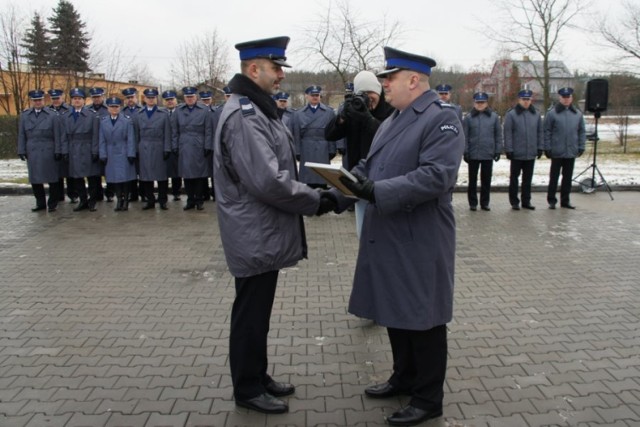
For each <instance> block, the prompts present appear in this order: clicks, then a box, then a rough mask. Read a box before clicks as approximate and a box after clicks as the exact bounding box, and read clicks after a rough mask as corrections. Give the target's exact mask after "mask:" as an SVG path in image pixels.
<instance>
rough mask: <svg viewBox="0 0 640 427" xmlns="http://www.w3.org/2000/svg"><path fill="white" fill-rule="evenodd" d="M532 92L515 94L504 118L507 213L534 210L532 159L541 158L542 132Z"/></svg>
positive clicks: (526, 90) (533, 165)
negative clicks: (508, 161) (514, 104)
mask: <svg viewBox="0 0 640 427" xmlns="http://www.w3.org/2000/svg"><path fill="white" fill-rule="evenodd" d="M532 97H533V91H531V90H529V89H523V90H521V91H520V92H518V103H517V104H516V106H515V107H513V108H511V109H510V110H509V111H507V113H506V114H505V116H504V124H503V128H504V131H503V132H502V133H503V135H504V152H505V155H506V156H507V159H509V160H510V161H511V166H510V173H509V203H511V209H513V210H516V211H517V210H520V201H522V207H523V208H524V209H529V210H535V208H536V207H535V206H533V205H532V204H531V181H532V179H533V169H534V167H535V163H536V157H537V158H538V159H539V158H540V157H542V152H543V150H544V132H543V130H542V118H541V117H540V113H539V112H538V110H536V108H535V107H534V106H533V104H532V103H531V98H532ZM521 172H522V190H521V194H520V195H521V198H520V199H519V198H518V179H519V177H520V173H521Z"/></svg>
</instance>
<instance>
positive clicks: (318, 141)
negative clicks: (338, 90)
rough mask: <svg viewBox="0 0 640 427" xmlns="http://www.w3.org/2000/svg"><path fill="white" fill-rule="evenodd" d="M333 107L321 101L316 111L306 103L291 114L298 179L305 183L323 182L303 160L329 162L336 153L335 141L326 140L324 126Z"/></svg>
mask: <svg viewBox="0 0 640 427" xmlns="http://www.w3.org/2000/svg"><path fill="white" fill-rule="evenodd" d="M334 116H335V113H334V111H333V108H331V107H328V106H326V105H324V104H322V103H320V104H319V105H318V108H317V110H316V112H315V113H314V112H312V109H311V107H310V106H309V105H308V104H307V106H306V107H304V108H303V109H301V110H298V111H296V112H295V113H294V115H293V140H294V142H295V148H296V155H297V156H300V181H302V182H304V183H307V184H325V183H326V182H325V180H324V179H322V177H321V176H320V175H318V174H317V173H315V172H314V171H312V170H311V169H309V168H307V167H305V166H304V163H305V162H316V163H329V162H330V159H331V158H332V157H333V156H335V155H336V143H335V141H327V140H326V139H325V137H324V133H325V132H324V128H325V127H326V126H327V124H329V122H330V121H331V120H332V119H333V117H334Z"/></svg>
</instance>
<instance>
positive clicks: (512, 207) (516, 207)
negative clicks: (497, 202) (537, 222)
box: [511, 205, 524, 211]
mask: <svg viewBox="0 0 640 427" xmlns="http://www.w3.org/2000/svg"><path fill="white" fill-rule="evenodd" d="M522 207H523V208H524V206H522ZM511 209H513V210H514V211H519V210H520V206H518V205H511Z"/></svg>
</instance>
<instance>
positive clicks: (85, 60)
mask: <svg viewBox="0 0 640 427" xmlns="http://www.w3.org/2000/svg"><path fill="white" fill-rule="evenodd" d="M49 22H50V23H51V33H52V34H53V39H52V45H53V57H52V59H51V65H52V67H53V68H56V69H59V70H63V71H69V72H77V73H84V72H86V71H89V42H90V41H91V39H90V38H89V36H88V35H87V32H86V31H85V27H86V24H85V23H84V22H82V20H81V19H80V14H79V13H78V12H77V11H76V10H75V8H74V7H73V5H72V4H71V2H69V1H66V0H60V2H59V3H58V6H57V7H56V8H55V9H53V16H52V17H51V18H49Z"/></svg>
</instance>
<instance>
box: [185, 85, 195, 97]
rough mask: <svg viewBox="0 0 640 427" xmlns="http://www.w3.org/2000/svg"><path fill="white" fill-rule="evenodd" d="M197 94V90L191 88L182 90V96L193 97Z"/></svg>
mask: <svg viewBox="0 0 640 427" xmlns="http://www.w3.org/2000/svg"><path fill="white" fill-rule="evenodd" d="M197 93H198V89H197V88H195V87H193V86H186V87H183V88H182V94H183V95H195V94H197Z"/></svg>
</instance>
